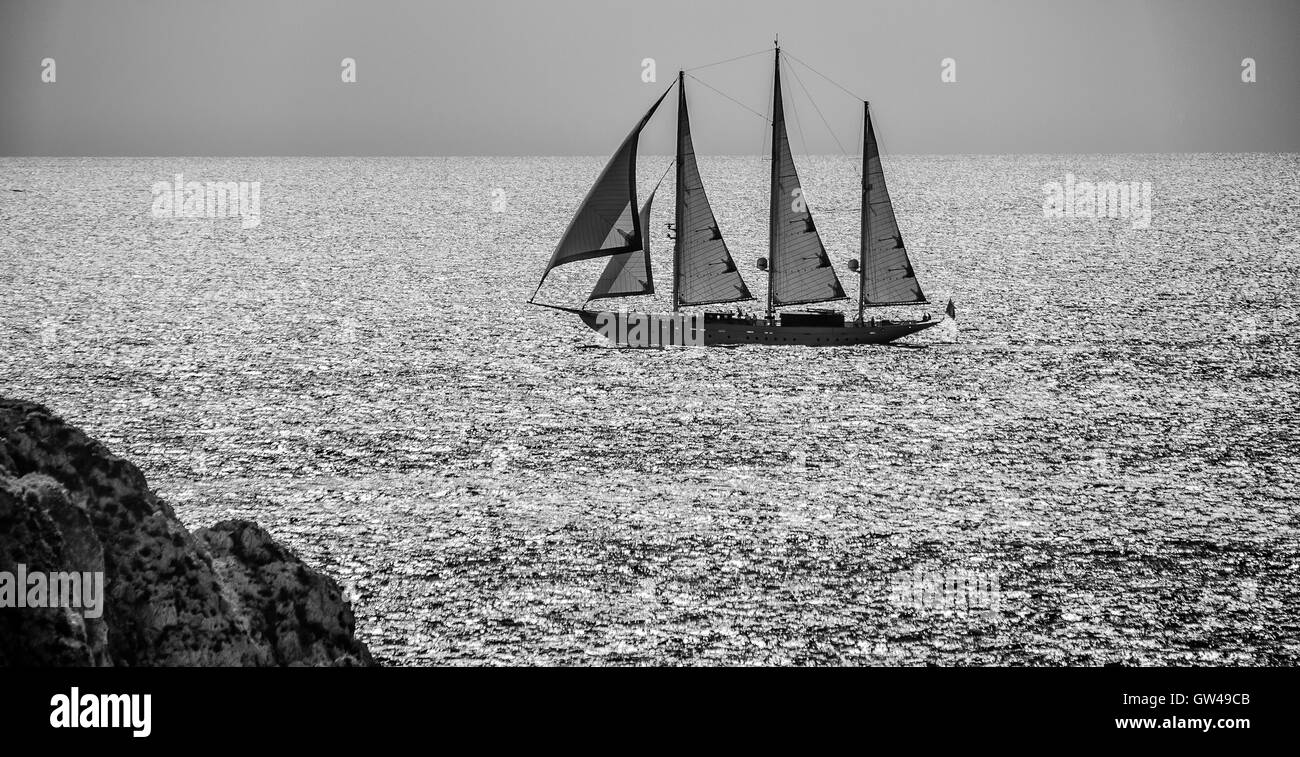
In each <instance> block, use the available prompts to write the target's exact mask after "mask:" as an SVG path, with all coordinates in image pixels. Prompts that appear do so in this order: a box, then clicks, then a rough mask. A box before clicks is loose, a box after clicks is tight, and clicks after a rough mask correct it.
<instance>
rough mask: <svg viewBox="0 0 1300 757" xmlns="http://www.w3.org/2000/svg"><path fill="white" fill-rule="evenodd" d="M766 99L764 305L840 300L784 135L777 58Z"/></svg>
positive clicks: (841, 292)
mask: <svg viewBox="0 0 1300 757" xmlns="http://www.w3.org/2000/svg"><path fill="white" fill-rule="evenodd" d="M774 82H775V89H774V90H773V94H772V205H771V228H770V233H769V242H770V245H771V253H770V255H769V256H768V267H769V274H768V281H769V283H770V290H771V291H770V294H769V306H770V307H778V306H781V305H801V304H805V303H810V302H827V301H829V300H840V299H844V287H843V286H841V285H840V280H839V277H837V276H836V275H835V269H834V268H833V267H832V266H831V259H830V256H829V255H827V254H826V248H825V247H824V246H823V245H822V240H821V235H819V234H818V233H817V226H816V224H815V223H814V222H813V217H812V211H811V210H809V208H808V202H807V199H806V198H805V197H804V196H803V188H802V187H801V186H800V185H799V174H798V172H797V171H796V170H795V165H794V155H793V154H792V153H791V152H790V140H789V138H788V137H787V136H786V131H785V106H784V104H783V102H782V99H781V62H780V53H779V52H778V53H777V64H776V74H775V77H774Z"/></svg>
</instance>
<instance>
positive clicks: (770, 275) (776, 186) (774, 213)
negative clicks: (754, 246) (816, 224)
mask: <svg viewBox="0 0 1300 757" xmlns="http://www.w3.org/2000/svg"><path fill="white" fill-rule="evenodd" d="M779 39H780V38H778V39H777V40H776V41H773V43H772V44H773V45H775V47H776V50H775V56H774V58H775V61H774V65H775V69H774V70H775V73H774V74H773V79H772V92H773V95H772V97H773V100H772V191H771V193H770V194H771V204H770V207H769V208H768V226H767V229H768V231H767V317H768V318H771V317H772V313H773V308H772V290H773V288H774V284H775V282H776V259H777V256H776V254H775V253H776V247H777V234H778V233H779V232H780V228H779V224H780V223H781V221H780V218H779V215H780V208H779V207H778V205H777V203H779V202H780V201H781V200H780V194H781V147H780V145H781V143H780V141H779V140H780V137H781V131H780V130H781V128H782V124H781V120H780V119H779V118H777V112H778V111H779V110H780V108H781V43H780V41H779Z"/></svg>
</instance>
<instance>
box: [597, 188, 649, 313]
mask: <svg viewBox="0 0 1300 757" xmlns="http://www.w3.org/2000/svg"><path fill="white" fill-rule="evenodd" d="M654 201H655V193H654V192H653V191H652V192H651V193H650V196H649V197H647V198H646V201H645V205H643V206H641V219H640V220H641V249H639V250H634V251H632V252H620V253H617V254H614V255H611V256H610V258H609V262H608V263H606V264H605V270H604V271H603V272H602V273H601V274H600V278H599V279H597V281H596V286H595V287H594V288H593V289H592V290H591V296H590V297H588V298H587V299H588V300H599V299H601V298H607V297H635V296H637V295H641V294H654V293H655V283H654V279H652V278H651V277H650V233H649V231H648V229H649V228H650V205H651V203H653V202H654Z"/></svg>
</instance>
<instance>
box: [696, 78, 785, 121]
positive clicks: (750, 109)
mask: <svg viewBox="0 0 1300 757" xmlns="http://www.w3.org/2000/svg"><path fill="white" fill-rule="evenodd" d="M687 76H689V77H691V78H692V79H694V80H695V81H697V82H699V83H700V84H703V85H704V86H706V87H708V88H709V89H711V90H713V91H714V92H717V93H718V94H720V95H722V96H723V97H725V98H727V99H728V100H730V101H732V102H733V103H735V104H737V105H739V106H740V107H742V108H744V109H745V110H747V111H749V112H750V113H753V114H754V115H756V116H758V117H759V118H761V119H763V120H764V121H767V122H768V123H772V119H770V118H768V117H767V116H765V115H763V114H762V113H759V112H758V111H756V110H754V109H753V108H751V107H749V106H748V105H746V104H744V103H742V102H741V101H739V100H737V99H736V98H734V97H732V96H731V95H729V94H727V93H726V92H723V91H722V90H720V89H718V88H717V87H715V86H713V85H712V84H709V83H708V82H706V81H704V80H703V79H701V78H700V77H698V76H695V75H694V74H687Z"/></svg>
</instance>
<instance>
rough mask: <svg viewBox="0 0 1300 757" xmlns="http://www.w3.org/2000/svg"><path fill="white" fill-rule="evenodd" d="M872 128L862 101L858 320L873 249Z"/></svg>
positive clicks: (869, 109) (866, 108) (863, 305)
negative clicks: (870, 135)
mask: <svg viewBox="0 0 1300 757" xmlns="http://www.w3.org/2000/svg"><path fill="white" fill-rule="evenodd" d="M870 130H871V105H870V104H869V103H868V102H867V101H866V100H863V101H862V243H861V248H862V249H861V250H860V251H859V253H858V322H859V323H861V322H862V311H863V310H865V309H866V307H867V252H868V251H869V250H870V249H871V180H870V179H869V178H867V175H868V171H867V160H868V159H869V158H868V157H867V156H868V154H869V153H870V150H868V149H867V144H868V141H869V139H870V137H869V133H870Z"/></svg>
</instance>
